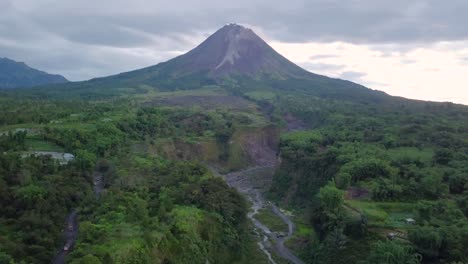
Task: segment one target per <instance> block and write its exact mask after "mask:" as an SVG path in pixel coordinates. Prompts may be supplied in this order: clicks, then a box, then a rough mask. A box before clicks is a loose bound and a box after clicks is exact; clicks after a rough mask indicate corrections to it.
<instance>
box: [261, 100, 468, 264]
mask: <svg viewBox="0 0 468 264" xmlns="http://www.w3.org/2000/svg"><path fill="white" fill-rule="evenodd" d="M305 98H307V99H305ZM305 98H299V97H297V96H296V95H294V94H291V95H289V96H288V97H282V98H277V102H276V104H277V105H278V107H279V108H280V109H282V111H284V112H289V113H293V114H295V115H296V116H297V117H301V118H302V119H303V120H304V121H305V122H306V124H307V125H308V126H310V127H314V128H315V129H313V130H308V131H299V132H292V133H288V134H285V135H283V136H282V137H281V143H280V152H281V160H282V163H281V166H280V168H279V169H278V170H277V172H276V174H275V177H274V179H273V185H272V188H271V190H270V196H271V197H272V198H274V199H276V200H278V201H279V202H281V203H283V206H291V207H295V208H296V209H298V210H299V211H300V212H302V214H303V215H304V217H307V218H308V219H309V220H308V221H309V223H310V224H311V225H312V226H314V228H315V230H316V232H317V234H318V238H319V239H318V242H316V241H313V240H310V242H307V243H308V245H307V246H302V247H298V248H296V249H297V250H298V253H299V254H300V256H301V257H302V258H303V259H304V260H308V261H310V262H312V261H317V260H319V262H318V263H356V262H358V261H362V260H366V259H367V262H368V263H420V262H422V263H449V262H457V261H458V262H466V261H467V259H466V256H467V255H468V252H467V251H466V247H464V246H463V245H466V243H467V240H466V239H467V237H468V236H467V235H466V234H467V233H466V226H467V225H468V219H467V214H466V212H467V211H466V208H467V206H466V204H467V203H466V196H467V195H468V189H467V188H468V184H467V183H468V171H467V170H466V168H467V166H468V163H467V160H468V123H466V122H465V121H464V120H466V118H468V111H467V108H466V107H461V106H457V105H453V104H434V103H425V102H420V103H416V102H411V103H410V102H409V101H404V100H398V99H394V100H393V101H391V100H385V101H382V102H381V103H380V105H379V106H377V105H374V104H373V103H368V104H359V103H356V102H353V101H347V102H346V101H333V100H324V99H320V98H313V97H305ZM408 219H409V220H408ZM412 219H414V222H413V220H412ZM390 234H395V237H394V238H393V240H389V239H388V236H390ZM311 252H314V253H311ZM336 255H339V256H340V257H339V258H338V259H337V258H335V256H336ZM314 263H315V262H314Z"/></svg>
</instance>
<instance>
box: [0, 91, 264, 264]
mask: <svg viewBox="0 0 468 264" xmlns="http://www.w3.org/2000/svg"><path fill="white" fill-rule="evenodd" d="M5 102H6V103H5V104H3V105H2V106H1V107H2V113H5V115H4V116H2V120H1V124H2V126H3V127H4V128H5V129H4V130H3V132H2V134H1V135H0V175H1V179H0V188H1V190H0V195H1V198H2V199H1V203H2V204H1V214H0V215H1V217H0V221H1V229H0V240H1V243H0V263H49V262H50V261H51V260H52V259H53V257H54V255H55V254H56V252H57V251H58V250H59V249H60V247H61V245H62V243H63V238H61V237H62V235H61V233H62V231H61V230H62V229H63V228H64V219H66V217H67V215H68V214H69V213H70V212H71V211H73V210H77V211H78V213H79V222H80V225H79V236H78V237H79V239H78V241H77V242H76V244H75V245H74V248H75V249H74V250H73V252H72V253H71V254H69V256H68V261H69V263H101V262H102V263H205V262H207V261H208V262H210V263H222V262H228V263H258V262H259V261H260V262H261V261H262V259H261V255H260V254H258V252H257V249H256V246H255V241H254V239H253V237H252V236H251V234H250V232H249V222H248V221H247V218H246V217H245V215H246V214H247V210H248V209H247V208H248V207H247V203H246V201H245V199H244V198H243V197H242V196H241V195H240V194H239V193H237V192H236V191H235V190H234V189H232V188H230V187H228V186H227V184H226V183H225V182H224V181H223V180H222V179H221V178H219V177H215V176H214V175H213V173H212V172H211V171H210V170H208V169H207V167H206V166H205V165H203V164H201V163H200V162H198V161H196V160H195V159H194V160H192V161H185V160H180V159H168V158H167V157H166V158H165V157H164V156H162V155H146V154H145V153H143V152H142V151H141V148H142V147H141V146H142V145H143V146H144V147H152V146H156V145H157V144H156V142H164V141H170V140H172V139H180V138H183V139H185V140H187V141H190V140H194V139H196V138H208V139H213V141H214V142H215V144H217V145H219V146H220V149H224V148H225V147H224V146H225V145H226V142H227V141H228V140H229V138H230V136H231V135H232V133H233V130H234V127H235V126H236V125H242V124H245V123H248V122H247V121H246V119H245V118H242V116H241V115H235V114H230V113H228V112H226V111H221V110H220V111H213V112H211V111H210V112H202V111H197V110H189V109H169V108H160V107H151V106H141V107H136V108H133V106H134V104H133V103H132V102H131V101H129V100H121V101H119V100H118V101H110V102H92V103H91V102H82V101H76V102H75V101H74V102H70V101H67V102H63V101H49V100H45V101H44V100H38V101H34V100H33V101H31V100H25V101H15V102H13V101H5ZM36 113H41V114H40V115H37V114H36ZM38 151H48V152H58V153H62V152H63V153H72V154H73V155H74V157H75V158H74V159H73V160H71V161H70V162H68V163H66V164H63V163H61V162H59V161H58V160H56V159H54V158H53V157H54V156H51V155H38V154H37V153H38ZM223 153H224V152H220V159H221V160H222V159H223V157H222V155H223ZM224 155H226V154H224ZM96 174H98V175H102V177H103V179H104V180H103V181H104V184H103V189H104V190H103V191H102V192H101V193H100V195H99V197H97V196H96V193H95V190H93V187H95V186H93V185H96V182H95V176H96ZM259 255H260V260H258V258H259Z"/></svg>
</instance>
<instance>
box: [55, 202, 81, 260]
mask: <svg viewBox="0 0 468 264" xmlns="http://www.w3.org/2000/svg"><path fill="white" fill-rule="evenodd" d="M63 234H64V236H65V243H64V244H63V247H62V248H61V249H60V250H59V252H58V253H57V255H56V256H55V258H54V259H53V260H52V263H54V264H63V263H65V257H66V256H67V254H68V253H69V252H70V251H71V250H72V249H73V247H74V246H75V242H76V239H77V237H78V213H77V211H76V210H73V211H72V212H71V213H70V214H69V215H68V217H67V220H66V222H65V229H64V231H63Z"/></svg>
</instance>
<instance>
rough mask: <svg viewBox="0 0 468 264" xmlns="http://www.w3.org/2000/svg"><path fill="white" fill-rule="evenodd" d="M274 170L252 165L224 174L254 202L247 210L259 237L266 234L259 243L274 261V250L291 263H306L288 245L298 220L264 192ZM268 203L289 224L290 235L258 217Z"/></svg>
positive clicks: (272, 261)
mask: <svg viewBox="0 0 468 264" xmlns="http://www.w3.org/2000/svg"><path fill="white" fill-rule="evenodd" d="M273 170H274V166H262V167H252V168H249V169H246V170H242V171H237V172H232V173H229V174H226V175H224V178H225V180H226V182H227V184H228V185H229V186H231V187H234V188H235V189H237V191H239V192H240V193H242V194H244V195H245V196H246V197H247V198H248V200H249V201H250V202H251V204H252V205H251V211H250V212H249V213H248V214H247V217H248V218H249V219H250V220H251V221H252V223H253V224H254V226H255V232H256V234H257V235H259V237H262V236H263V239H262V240H261V241H259V242H258V246H259V248H260V250H262V251H263V252H264V253H265V254H266V256H267V257H268V259H269V261H270V263H272V264H276V262H275V260H274V259H273V258H272V252H274V253H276V254H277V255H278V256H280V257H281V258H283V259H284V260H286V261H288V262H290V263H294V264H303V263H304V262H303V261H302V260H300V259H299V258H298V257H297V256H296V255H294V253H293V252H292V251H291V250H290V249H289V248H287V247H286V246H285V245H284V243H285V241H287V240H288V239H289V238H291V237H292V235H293V234H294V231H295V228H296V227H295V225H294V223H293V222H292V221H291V219H290V218H289V217H288V216H287V215H285V214H284V213H283V212H282V211H281V210H280V209H279V208H278V207H277V206H275V205H273V204H271V203H269V202H268V201H266V200H265V199H264V198H263V195H262V189H263V188H265V187H266V186H268V185H269V181H270V179H271V175H272V173H273ZM267 175H269V176H270V177H268V176H267ZM267 207H268V208H271V211H272V212H273V213H274V214H275V215H277V216H278V217H279V218H280V219H281V220H282V221H283V222H284V223H286V224H287V225H288V233H287V235H286V236H284V237H280V236H278V235H277V233H275V232H272V231H271V230H270V229H269V228H268V227H267V226H265V225H264V224H263V223H261V222H260V221H259V220H258V219H256V218H255V215H256V214H257V213H258V211H259V210H260V209H265V208H267Z"/></svg>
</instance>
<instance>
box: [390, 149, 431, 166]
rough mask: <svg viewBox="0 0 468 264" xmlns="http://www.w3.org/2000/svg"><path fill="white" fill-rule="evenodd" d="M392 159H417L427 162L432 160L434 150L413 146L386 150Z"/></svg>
mask: <svg viewBox="0 0 468 264" xmlns="http://www.w3.org/2000/svg"><path fill="white" fill-rule="evenodd" d="M387 154H388V155H389V156H390V158H391V159H392V160H395V161H397V160H419V161H421V162H423V163H426V164H429V163H430V162H431V161H432V157H433V155H434V151H433V150H432V149H430V148H425V149H418V148H414V147H402V148H395V149H389V150H387Z"/></svg>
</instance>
